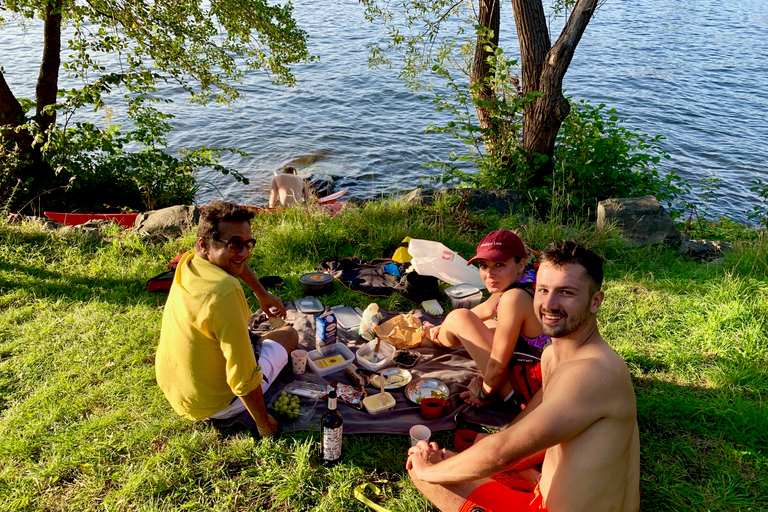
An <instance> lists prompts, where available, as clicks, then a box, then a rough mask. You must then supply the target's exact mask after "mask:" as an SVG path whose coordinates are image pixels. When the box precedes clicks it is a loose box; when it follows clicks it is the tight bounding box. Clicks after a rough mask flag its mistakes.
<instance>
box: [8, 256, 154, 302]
mask: <svg viewBox="0 0 768 512" xmlns="http://www.w3.org/2000/svg"><path fill="white" fill-rule="evenodd" d="M50 266H51V265H50V264H41V265H40V266H36V265H33V264H29V265H19V264H9V263H7V262H5V261H3V260H0V293H10V292H12V291H14V290H25V291H27V292H29V293H32V294H34V295H35V296H36V297H62V298H66V299H68V300H72V301H87V300H91V299H93V298H94V297H98V298H99V299H100V300H103V301H108V302H111V303H114V304H121V305H126V306H130V305H136V304H143V303H146V302H147V300H149V299H151V298H153V297H155V296H157V295H155V294H152V293H150V292H148V291H147V289H146V285H145V282H144V281H137V280H134V279H115V278H110V277H74V276H72V275H69V274H67V273H65V272H55V271H51V270H48V268H49V267H50ZM46 267H48V268H46ZM9 274H10V276H12V275H13V274H24V276H25V278H24V279H19V280H14V279H12V277H11V278H9V276H8V275H9ZM163 297H164V295H163ZM163 300H164V299H163Z"/></svg>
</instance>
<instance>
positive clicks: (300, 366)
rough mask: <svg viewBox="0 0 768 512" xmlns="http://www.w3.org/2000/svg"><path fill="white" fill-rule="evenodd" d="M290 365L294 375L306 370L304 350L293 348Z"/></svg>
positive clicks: (305, 352)
mask: <svg viewBox="0 0 768 512" xmlns="http://www.w3.org/2000/svg"><path fill="white" fill-rule="evenodd" d="M291 367H292V368H293V373H294V374H296V375H301V374H302V373H304V372H305V371H306V370H307V351H306V350H294V351H293V352H291Z"/></svg>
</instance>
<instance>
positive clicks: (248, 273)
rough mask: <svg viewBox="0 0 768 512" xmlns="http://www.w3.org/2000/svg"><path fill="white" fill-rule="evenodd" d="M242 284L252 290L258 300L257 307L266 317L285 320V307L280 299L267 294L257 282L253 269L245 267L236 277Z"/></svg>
mask: <svg viewBox="0 0 768 512" xmlns="http://www.w3.org/2000/svg"><path fill="white" fill-rule="evenodd" d="M238 277H239V278H240V279H242V280H243V282H244V283H245V284H246V286H248V288H250V289H251V290H253V293H254V294H255V295H256V298H257V299H258V300H259V307H260V308H261V310H262V311H264V312H265V313H266V314H267V316H279V317H282V318H285V315H286V312H285V306H283V301H282V300H281V299H280V297H276V296H275V295H272V294H271V293H269V292H268V291H267V290H266V289H265V288H264V286H263V285H262V284H261V282H260V281H259V278H258V277H256V274H254V272H253V269H252V268H251V267H250V266H248V265H246V266H245V268H243V273H242V274H240V275H239V276H238Z"/></svg>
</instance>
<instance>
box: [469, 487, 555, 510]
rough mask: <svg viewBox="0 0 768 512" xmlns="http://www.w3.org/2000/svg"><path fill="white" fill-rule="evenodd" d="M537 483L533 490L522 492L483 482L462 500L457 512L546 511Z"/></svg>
mask: <svg viewBox="0 0 768 512" xmlns="http://www.w3.org/2000/svg"><path fill="white" fill-rule="evenodd" d="M546 510H547V509H546V508H545V507H544V502H543V500H542V498H541V492H540V491H539V486H538V485H537V486H536V488H535V489H534V490H533V492H522V491H516V490H514V489H510V488H509V487H505V486H503V485H502V484H500V483H499V482H496V481H493V482H488V483H487V484H483V485H481V486H480V487H478V488H477V489H475V490H474V491H472V494H470V495H469V497H468V498H467V499H466V500H465V501H464V503H463V504H462V505H461V508H460V509H459V512H534V511H540V512H546Z"/></svg>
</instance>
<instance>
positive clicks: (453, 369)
mask: <svg viewBox="0 0 768 512" xmlns="http://www.w3.org/2000/svg"><path fill="white" fill-rule="evenodd" d="M286 309H287V312H288V315H287V322H288V323H289V324H292V325H293V327H294V328H295V329H296V330H297V331H298V333H299V348H302V349H304V350H307V351H310V350H314V349H315V318H316V317H317V315H316V314H304V313H301V312H299V311H298V310H297V309H296V308H295V306H294V305H293V303H291V302H289V303H286ZM411 313H412V314H413V315H414V316H415V317H416V318H418V319H419V320H421V321H425V320H426V321H429V322H432V323H433V324H436V325H437V324H440V323H441V322H442V318H440V317H433V316H431V315H429V314H427V313H425V312H424V311H411ZM382 314H383V315H384V320H387V319H389V318H391V317H393V316H395V315H397V314H399V313H397V312H385V311H382ZM384 320H382V321H384ZM337 343H343V344H345V345H346V346H347V347H349V348H350V350H351V351H352V352H353V353H354V352H355V351H356V350H357V349H358V348H360V347H362V346H363V345H364V344H365V343H367V342H366V340H364V339H362V338H361V337H360V336H359V335H358V333H357V329H350V330H347V329H343V328H341V327H338V328H337ZM414 350H416V351H418V352H419V353H420V354H421V356H420V357H419V360H418V362H417V363H416V365H415V366H414V367H412V368H410V371H411V373H412V375H413V378H414V379H420V378H435V379H438V380H440V381H442V382H443V383H445V384H446V385H447V386H448V389H449V390H450V397H449V398H448V401H449V402H450V404H451V409H450V412H449V413H447V414H443V416H442V417H440V418H437V419H434V420H426V419H425V418H424V417H422V416H421V411H420V407H419V406H418V405H416V404H413V403H411V402H410V401H409V400H408V399H406V397H405V394H404V388H399V389H394V390H388V391H389V392H390V393H391V394H392V396H393V397H394V398H395V400H396V402H397V405H396V406H395V408H394V409H392V410H390V411H386V412H383V413H380V414H376V415H371V414H369V413H368V412H366V411H365V410H362V411H360V410H356V409H354V408H351V407H348V406H346V405H345V404H341V403H340V404H339V412H340V413H341V414H342V416H343V418H344V432H345V433H358V434H362V433H368V434H371V433H387V434H408V430H409V429H410V428H411V427H412V426H413V425H416V424H424V425H426V426H428V427H429V428H430V430H432V431H439V430H450V429H453V428H456V426H457V417H458V415H459V414H461V415H463V417H464V419H465V420H466V421H468V422H470V423H474V424H478V425H483V426H488V427H493V428H499V427H502V426H504V425H506V424H507V423H509V422H510V421H512V419H513V418H514V417H515V415H516V413H517V412H518V409H517V408H516V406H514V405H509V406H508V405H506V404H504V403H502V402H500V401H498V402H496V403H494V404H492V405H490V406H487V407H483V408H477V407H470V406H468V405H467V404H465V403H464V401H463V400H461V399H460V398H459V394H460V393H461V392H462V391H464V390H466V389H467V385H468V384H469V382H470V380H472V378H473V377H474V376H475V375H477V373H478V370H477V367H476V366H475V363H474V361H472V359H471V358H470V357H469V354H468V353H467V351H466V350H465V349H463V348H460V349H444V348H439V347H437V346H436V345H435V344H433V343H432V342H430V341H428V340H424V341H423V342H422V344H421V345H420V346H419V347H417V348H416V349H414ZM294 380H301V381H307V382H315V383H319V382H323V381H324V382H326V383H328V384H330V383H331V382H333V381H338V382H343V383H345V384H351V382H350V381H349V379H348V378H347V376H346V374H345V373H344V371H343V370H341V371H338V372H335V373H332V374H329V375H326V376H325V377H320V376H319V375H318V374H317V373H315V372H314V371H312V370H311V369H310V368H309V367H307V371H306V373H304V374H302V375H294V374H293V372H292V371H291V367H290V364H289V365H288V366H286V368H284V369H283V371H282V372H281V373H280V375H279V377H278V379H277V380H276V381H275V382H274V383H273V384H272V385H271V386H270V388H269V390H268V391H267V393H266V394H265V400H266V402H267V403H270V401H271V400H272V398H273V397H274V396H275V394H277V393H279V392H280V391H281V390H282V389H283V388H284V387H285V386H287V385H288V384H290V383H291V382H293V381H294ZM366 391H367V392H368V394H369V395H370V394H372V393H377V392H378V388H373V387H367V388H366ZM326 409H327V404H326V402H325V401H323V400H319V401H318V403H317V405H316V407H315V410H314V414H313V415H312V417H311V418H310V419H308V420H307V421H305V422H299V421H293V422H280V425H279V427H278V432H291V431H302V430H315V431H319V430H320V418H321V416H322V415H323V413H324V412H325V411H326Z"/></svg>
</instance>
